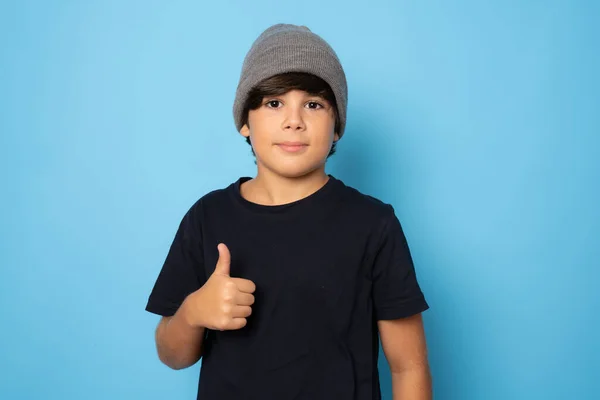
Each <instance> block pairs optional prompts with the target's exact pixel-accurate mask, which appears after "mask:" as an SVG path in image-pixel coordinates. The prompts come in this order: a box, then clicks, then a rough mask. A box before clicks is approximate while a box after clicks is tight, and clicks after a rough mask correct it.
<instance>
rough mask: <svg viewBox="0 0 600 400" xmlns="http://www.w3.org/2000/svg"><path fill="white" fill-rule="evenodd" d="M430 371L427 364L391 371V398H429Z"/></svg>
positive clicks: (402, 399) (425, 399)
mask: <svg viewBox="0 0 600 400" xmlns="http://www.w3.org/2000/svg"><path fill="white" fill-rule="evenodd" d="M431 386H432V384H431V373H430V371H429V368H428V367H427V366H423V367H416V368H412V369H407V370H404V371H401V372H392V393H393V400H404V399H411V400H431V399H432V398H433V393H432V387H431Z"/></svg>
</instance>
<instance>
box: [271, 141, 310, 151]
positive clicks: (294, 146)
mask: <svg viewBox="0 0 600 400" xmlns="http://www.w3.org/2000/svg"><path fill="white" fill-rule="evenodd" d="M276 146H277V147H279V148H280V149H281V150H283V151H285V152H288V153H298V152H301V151H303V150H305V149H306V148H307V147H308V145H307V144H304V143H300V142H283V143H277V144H276Z"/></svg>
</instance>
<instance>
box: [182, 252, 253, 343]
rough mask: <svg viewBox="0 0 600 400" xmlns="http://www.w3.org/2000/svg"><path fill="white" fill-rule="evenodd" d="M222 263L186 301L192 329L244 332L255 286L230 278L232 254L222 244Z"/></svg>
mask: <svg viewBox="0 0 600 400" xmlns="http://www.w3.org/2000/svg"><path fill="white" fill-rule="evenodd" d="M217 249H218V250H219V260H218V261H217V265H216V267H215V271H214V272H213V273H212V275H211V276H210V278H209V279H208V280H207V281H206V283H205V284H204V285H203V286H202V287H201V288H200V289H198V290H197V291H195V292H193V293H192V294H190V295H189V296H188V298H187V299H186V303H187V304H186V306H187V307H186V310H187V312H186V315H187V318H186V319H187V321H188V322H189V324H190V325H192V326H195V327H204V328H208V329H213V330H219V331H224V330H235V329H241V328H243V327H244V326H246V324H247V320H246V318H248V317H249V316H250V314H252V307H251V306H252V304H254V295H253V293H254V292H255V291H256V285H255V284H254V282H252V281H250V280H248V279H241V278H232V277H231V276H229V273H230V267H231V254H230V253H229V249H228V248H227V246H226V245H225V244H223V243H221V244H219V245H218V246H217Z"/></svg>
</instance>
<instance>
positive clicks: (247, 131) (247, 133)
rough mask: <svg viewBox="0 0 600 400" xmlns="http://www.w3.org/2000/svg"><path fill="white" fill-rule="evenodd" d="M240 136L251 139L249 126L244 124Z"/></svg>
mask: <svg viewBox="0 0 600 400" xmlns="http://www.w3.org/2000/svg"><path fill="white" fill-rule="evenodd" d="M240 135H242V136H244V137H250V128H248V124H244V126H242V129H240Z"/></svg>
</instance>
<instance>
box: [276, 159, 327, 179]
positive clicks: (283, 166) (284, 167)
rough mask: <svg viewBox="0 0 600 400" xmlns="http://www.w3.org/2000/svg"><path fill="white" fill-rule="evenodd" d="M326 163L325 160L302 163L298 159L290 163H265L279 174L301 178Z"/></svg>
mask: <svg viewBox="0 0 600 400" xmlns="http://www.w3.org/2000/svg"><path fill="white" fill-rule="evenodd" d="M324 165H325V163H324V162H317V163H314V162H313V163H302V162H298V160H296V161H294V162H288V163H285V162H284V163H281V162H280V163H274V164H271V165H265V166H266V167H267V168H268V169H270V170H271V171H273V172H275V173H276V174H277V175H279V176H283V177H285V178H292V179H293V178H300V177H303V176H305V175H308V174H310V173H311V172H314V171H315V170H317V169H319V168H321V167H323V166H324Z"/></svg>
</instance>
